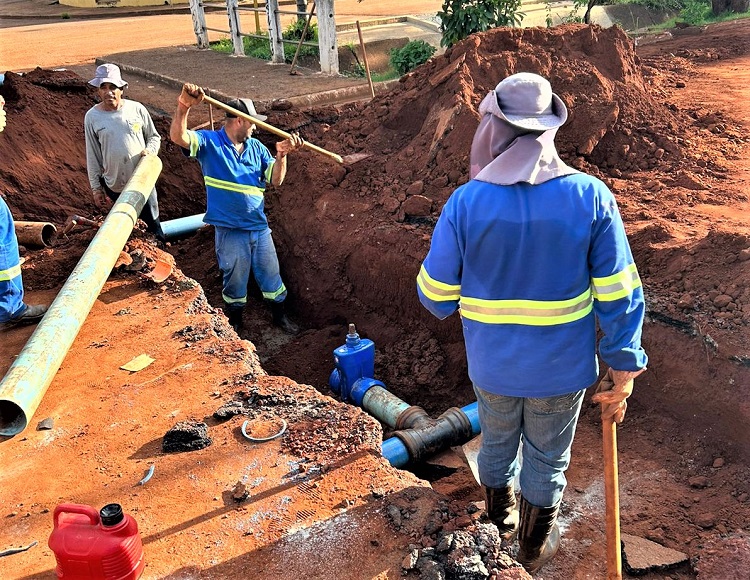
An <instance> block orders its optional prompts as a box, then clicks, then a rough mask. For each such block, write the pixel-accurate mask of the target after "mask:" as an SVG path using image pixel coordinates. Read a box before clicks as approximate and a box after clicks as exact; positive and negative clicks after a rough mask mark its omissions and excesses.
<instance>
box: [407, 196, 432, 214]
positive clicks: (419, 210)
mask: <svg viewBox="0 0 750 580" xmlns="http://www.w3.org/2000/svg"><path fill="white" fill-rule="evenodd" d="M401 209H402V210H403V212H404V213H405V214H406V215H408V216H413V217H427V216H429V215H430V212H431V211H432V200H431V199H430V198H428V197H425V196H424V195H412V196H411V197H409V198H408V199H407V200H406V201H404V203H403V204H402V206H401Z"/></svg>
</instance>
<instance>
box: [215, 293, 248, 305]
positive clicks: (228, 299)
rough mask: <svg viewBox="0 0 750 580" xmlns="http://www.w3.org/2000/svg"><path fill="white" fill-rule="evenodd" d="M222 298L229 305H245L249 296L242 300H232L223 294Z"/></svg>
mask: <svg viewBox="0 0 750 580" xmlns="http://www.w3.org/2000/svg"><path fill="white" fill-rule="evenodd" d="M221 297H222V299H223V300H224V302H226V303H227V304H245V303H246V302H247V296H243V297H242V298H230V297H229V296H227V295H226V294H224V293H223V292H222V293H221Z"/></svg>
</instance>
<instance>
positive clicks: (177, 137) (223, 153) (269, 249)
mask: <svg viewBox="0 0 750 580" xmlns="http://www.w3.org/2000/svg"><path fill="white" fill-rule="evenodd" d="M202 100H203V90H202V89H201V88H200V87H198V86H196V85H193V84H185V85H184V86H183V88H182V93H181V94H180V97H179V100H178V105H177V112H176V113H175V115H174V117H173V118H172V125H171V127H170V132H169V136H170V139H171V140H172V141H173V142H174V143H176V144H177V145H179V146H180V147H182V148H183V149H185V150H186V153H187V154H188V155H189V156H190V157H194V158H196V159H197V160H198V161H199V163H200V165H201V170H202V171H203V178H204V181H205V185H206V198H207V201H206V215H205V217H204V218H203V221H204V222H206V223H208V224H211V225H213V226H214V229H215V244H216V257H217V259H218V261H219V268H220V269H221V272H222V275H223V288H222V298H223V299H224V307H225V312H226V314H227V317H228V318H229V322H230V324H231V325H232V326H233V327H234V329H235V330H236V331H237V332H239V331H240V330H241V329H242V313H243V310H244V307H245V304H246V303H247V284H248V280H249V277H250V273H251V272H252V273H253V275H254V276H255V280H256V281H257V283H258V286H259V287H260V290H261V292H262V293H263V298H264V299H265V300H266V301H267V302H268V303H269V304H270V307H271V312H272V313H273V322H274V324H275V325H276V326H278V327H279V328H280V329H281V330H282V331H284V332H286V333H287V334H297V333H298V332H299V327H298V326H297V325H296V324H295V323H294V322H292V321H291V320H290V319H289V318H288V316H287V314H286V312H285V309H284V300H285V299H286V297H287V289H286V286H285V285H284V282H283V281H282V279H281V274H280V270H279V260H278V257H277V255H276V247H275V246H274V243H273V238H272V237H271V229H270V228H269V227H268V220H267V219H266V214H265V212H264V197H263V196H264V192H265V188H266V184H267V183H271V184H272V185H274V186H279V185H281V183H282V182H283V181H284V177H285V176H286V170H287V155H288V154H289V153H291V152H292V151H295V150H297V149H299V148H300V147H302V144H303V142H302V139H301V138H300V137H299V135H297V134H296V133H293V134H292V135H291V136H290V138H288V139H285V140H284V141H279V142H277V143H276V155H275V156H274V155H271V152H270V151H269V150H268V149H267V148H266V146H265V145H263V144H262V143H261V142H260V141H258V140H257V139H254V138H253V137H252V133H253V130H254V129H255V125H254V124H253V123H252V122H251V121H249V120H247V119H245V118H243V117H238V116H236V115H233V114H231V113H227V118H226V122H225V124H224V127H223V128H222V129H221V130H219V131H209V130H200V131H188V129H187V117H188V112H189V111H190V108H191V107H193V106H194V105H196V104H198V103H200V102H201V101H202ZM228 104H229V106H231V107H232V108H233V109H236V110H237V111H239V112H241V113H244V114H246V115H250V116H251V117H254V118H256V119H258V120H260V121H265V120H266V117H265V115H260V114H258V113H257V111H256V110H255V106H254V104H253V102H252V101H251V100H250V99H235V100H233V101H231V102H229V103H228Z"/></svg>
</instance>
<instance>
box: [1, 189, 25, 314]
mask: <svg viewBox="0 0 750 580" xmlns="http://www.w3.org/2000/svg"><path fill="white" fill-rule="evenodd" d="M25 309H26V305H25V304H24V303H23V282H22V281H21V261H20V259H19V257H18V240H17V239H16V229H15V226H14V224H13V217H12V216H11V215H10V210H9V209H8V206H7V205H6V204H5V200H4V199H3V198H2V197H0V323H1V322H7V321H8V320H10V319H11V318H16V317H17V316H20V315H21V314H23V311H24V310H25Z"/></svg>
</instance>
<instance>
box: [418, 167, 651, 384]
mask: <svg viewBox="0 0 750 580" xmlns="http://www.w3.org/2000/svg"><path fill="white" fill-rule="evenodd" d="M417 283H418V292H419V298H420V300H421V302H422V304H424V305H425V306H426V307H427V308H428V309H429V310H430V312H432V313H433V314H434V315H435V316H437V317H439V318H445V317H446V316H448V315H450V314H452V313H453V312H455V311H456V310H457V309H459V308H460V310H461V318H462V323H463V330H464V338H465V341H466V354H467V359H468V365H469V376H470V377H471V380H472V381H473V382H474V384H475V385H476V386H478V387H480V388H481V389H483V390H486V391H489V392H491V393H495V394H499V395H505V396H513V397H551V396H558V395H562V394H565V393H571V392H574V391H578V390H581V389H584V388H586V387H588V386H589V385H591V384H592V383H593V382H594V381H595V380H596V378H597V373H598V366H597V359H596V346H597V345H596V342H597V341H596V322H597V321H598V322H599V326H600V327H601V329H602V331H603V334H604V336H603V337H602V338H601V340H600V342H599V353H600V354H601V356H602V358H603V359H604V361H605V362H606V363H607V364H608V365H609V366H611V367H612V368H614V369H617V370H626V371H636V370H639V369H642V368H644V367H645V366H646V362H647V360H648V359H647V357H646V354H645V352H644V351H643V349H642V348H641V325H642V323H643V317H644V312H645V305H644V299H643V288H642V287H641V281H640V277H639V276H638V271H637V269H636V266H635V264H634V263H633V256H632V254H631V251H630V246H629V244H628V240H627V237H626V235H625V228H624V227H623V224H622V219H621V217H620V212H619V210H618V208H617V204H616V203H615V198H614V196H613V195H612V193H611V192H610V191H609V189H607V186H606V185H605V184H604V183H602V182H601V181H600V180H598V179H596V178H593V177H590V176H587V175H584V174H576V175H569V176H565V177H559V178H557V179H552V180H550V181H547V182H545V183H542V184H539V185H529V184H527V183H517V184H515V185H504V186H503V185H492V184H490V183H484V182H481V181H477V180H473V181H470V182H469V183H467V184H465V185H463V186H461V187H460V188H458V189H457V190H456V191H455V192H454V193H453V195H451V197H450V198H449V199H448V201H447V203H446V204H445V207H444V208H443V211H442V213H441V215H440V219H439V220H438V223H437V225H436V226H435V231H434V233H433V237H432V244H431V247H430V251H429V253H428V254H427V257H426V258H425V261H424V264H423V265H422V268H421V271H420V274H419V277H418V280H417Z"/></svg>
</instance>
